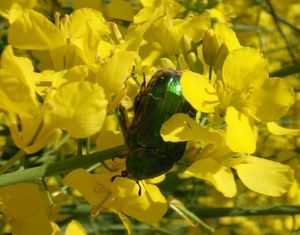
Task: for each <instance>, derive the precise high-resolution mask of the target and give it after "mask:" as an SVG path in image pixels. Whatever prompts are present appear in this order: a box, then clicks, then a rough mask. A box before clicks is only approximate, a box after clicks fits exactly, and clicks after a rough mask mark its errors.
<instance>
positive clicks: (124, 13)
mask: <svg viewBox="0 0 300 235" xmlns="http://www.w3.org/2000/svg"><path fill="white" fill-rule="evenodd" d="M105 12H106V14H107V16H108V17H110V18H113V19H118V20H126V21H132V20H133V15H134V11H133V6H132V5H131V3H130V2H128V1H124V0H112V1H110V2H109V4H108V5H107V6H106V8H105Z"/></svg>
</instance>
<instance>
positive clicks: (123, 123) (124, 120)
mask: <svg viewBox="0 0 300 235" xmlns="http://www.w3.org/2000/svg"><path fill="white" fill-rule="evenodd" d="M118 119H119V123H120V127H121V130H122V132H123V135H124V139H125V140H127V131H128V128H129V121H128V116H127V111H126V109H125V107H124V106H123V105H121V104H120V105H119V108H118Z"/></svg>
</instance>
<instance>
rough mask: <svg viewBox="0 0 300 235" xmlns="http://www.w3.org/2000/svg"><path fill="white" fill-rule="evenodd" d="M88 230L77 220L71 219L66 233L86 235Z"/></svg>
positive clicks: (67, 234) (68, 234) (69, 234)
mask: <svg viewBox="0 0 300 235" xmlns="http://www.w3.org/2000/svg"><path fill="white" fill-rule="evenodd" d="M86 234H87V232H86V231H85V229H84V228H83V226H82V225H81V224H80V223H79V222H78V221H76V220H71V222H70V223H69V224H68V226H67V228H66V231H65V235H86Z"/></svg>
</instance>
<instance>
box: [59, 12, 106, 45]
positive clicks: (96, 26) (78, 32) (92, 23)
mask: <svg viewBox="0 0 300 235" xmlns="http://www.w3.org/2000/svg"><path fill="white" fill-rule="evenodd" d="M82 22H86V23H85V24H82ZM87 27H90V28H91V30H93V31H95V32H97V33H98V37H99V36H100V35H104V34H109V33H110V29H109V27H108V23H107V22H106V21H105V19H104V17H103V15H102V13H101V12H99V11H97V10H95V9H91V8H81V9H78V10H76V11H74V12H72V14H71V15H70V20H69V22H68V24H66V26H65V28H64V32H65V34H66V37H67V38H70V39H71V42H72V41H73V40H75V39H78V38H83V37H84V35H85V34H86V31H87Z"/></svg>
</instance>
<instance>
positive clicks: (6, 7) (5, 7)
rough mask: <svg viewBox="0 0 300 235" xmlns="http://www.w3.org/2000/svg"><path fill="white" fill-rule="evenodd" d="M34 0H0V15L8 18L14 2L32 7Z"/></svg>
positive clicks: (24, 6) (25, 6)
mask: <svg viewBox="0 0 300 235" xmlns="http://www.w3.org/2000/svg"><path fill="white" fill-rule="evenodd" d="M35 3H36V0H1V1H0V15H2V16H3V17H5V18H8V16H9V14H10V12H9V11H10V10H11V8H12V7H13V5H15V4H19V5H20V6H21V7H23V8H32V7H34V5H35Z"/></svg>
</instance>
